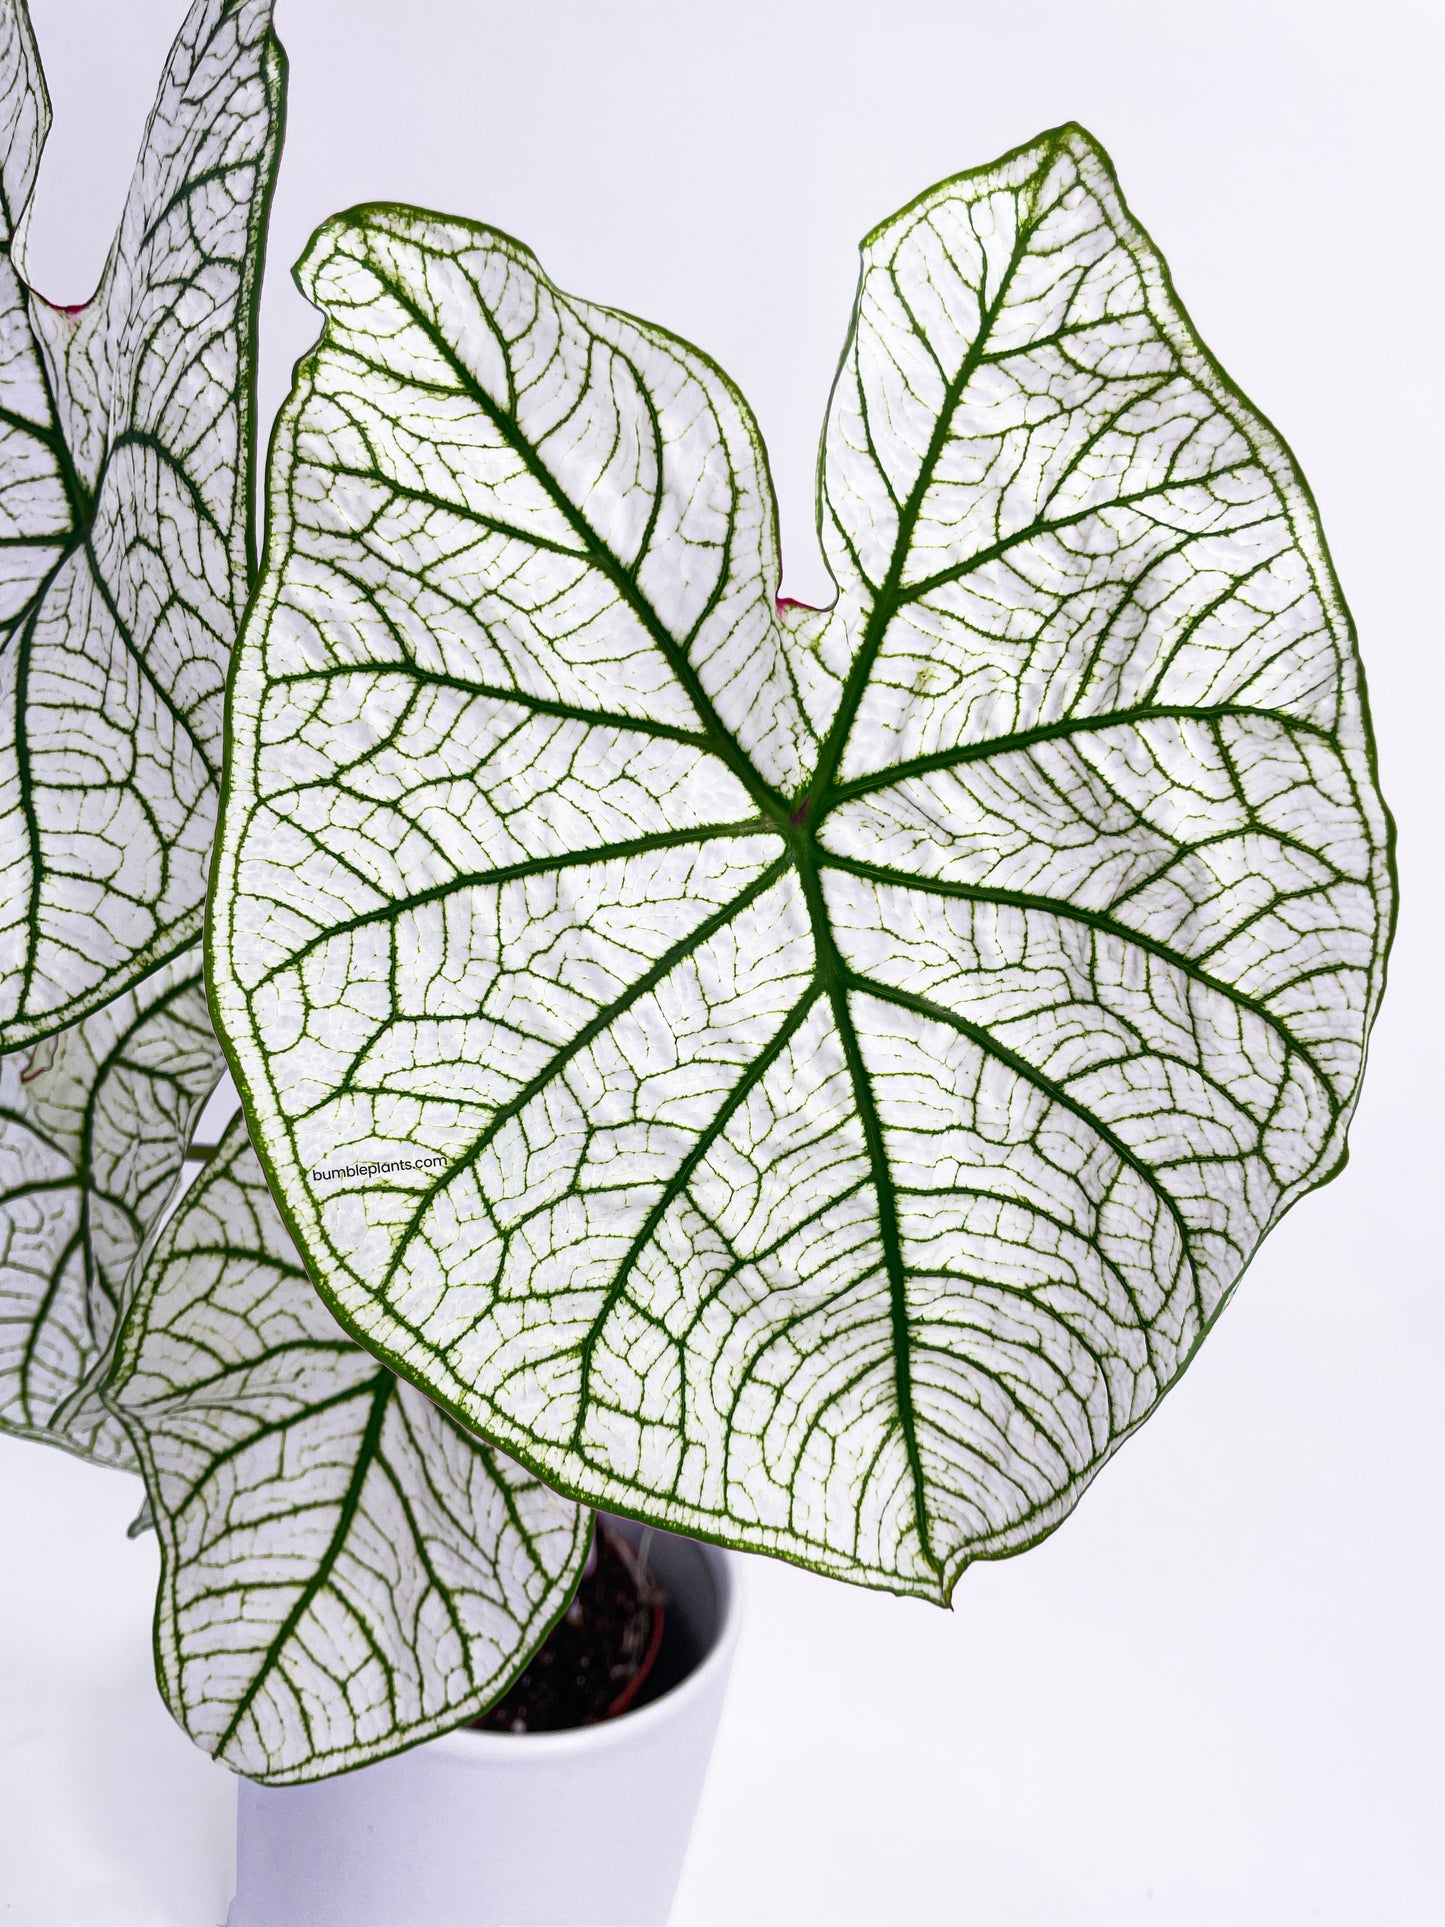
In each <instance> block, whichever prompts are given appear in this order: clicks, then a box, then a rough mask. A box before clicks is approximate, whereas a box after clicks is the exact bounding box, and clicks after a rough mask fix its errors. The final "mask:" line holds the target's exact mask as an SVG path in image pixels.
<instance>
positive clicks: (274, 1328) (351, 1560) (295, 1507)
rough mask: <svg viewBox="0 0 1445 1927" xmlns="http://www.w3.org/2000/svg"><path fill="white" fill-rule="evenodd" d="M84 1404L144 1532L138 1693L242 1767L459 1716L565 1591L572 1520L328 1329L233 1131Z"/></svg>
mask: <svg viewBox="0 0 1445 1927" xmlns="http://www.w3.org/2000/svg"><path fill="white" fill-rule="evenodd" d="M106 1397H107V1399H108V1401H109V1403H110V1404H111V1405H112V1407H113V1408H114V1410H115V1411H116V1412H117V1413H119V1414H120V1415H121V1417H122V1418H123V1419H124V1420H125V1423H126V1425H127V1427H128V1429H129V1430H130V1432H131V1434H132V1436H133V1437H134V1439H135V1443H136V1447H137V1450H138V1451H139V1453H140V1457H141V1461H142V1465H143V1468H144V1471H145V1476H146V1486H147V1490H148V1492H149V1494H150V1505H151V1511H152V1514H153V1515H154V1522H155V1525H156V1530H157V1533H158V1536H159V1539H160V1546H161V1560H162V1570H161V1583H160V1592H159V1597H158V1602H157V1609H156V1654H157V1662H158V1664H157V1670H158V1673H159V1676H160V1682H161V1689H162V1691H163V1693H164V1694H165V1697H166V1701H167V1704H168V1705H169V1706H170V1708H171V1711H172V1712H173V1713H174V1714H175V1716H176V1718H177V1719H178V1720H179V1721H180V1723H181V1724H182V1726H184V1727H185V1729H186V1731H187V1732H188V1733H189V1734H190V1735H191V1737H192V1739H194V1740H195V1741H196V1742H197V1744H198V1745H200V1746H202V1747H204V1748H205V1750H206V1751H207V1752H208V1753H214V1754H215V1755H217V1757H218V1758H220V1759H222V1760H224V1761H225V1762H226V1764H227V1765H228V1766H231V1767H234V1768H235V1770H236V1771H237V1772H240V1773H245V1774H248V1775H249V1776H250V1777H251V1778H252V1779H255V1780H265V1781H269V1782H272V1783H275V1784H281V1783H286V1782H291V1781H297V1780H310V1779H317V1778H320V1777H322V1776H323V1775H325V1774H329V1773H336V1772H339V1771H340V1770H342V1769H343V1768H346V1767H353V1766H360V1765H362V1764H364V1763H365V1762H366V1761H368V1760H374V1759H378V1758H380V1757H382V1756H383V1755H385V1754H388V1753H394V1752H396V1751H397V1750H398V1749H399V1748H401V1747H404V1746H410V1745H413V1744H414V1743H415V1742H416V1741H418V1740H422V1739H426V1738H427V1737H428V1736H429V1735H431V1734H434V1733H438V1732H442V1731H445V1730H446V1729H447V1728H448V1727H452V1726H455V1725H457V1724H458V1723H459V1722H461V1721H462V1720H465V1719H469V1718H471V1717H473V1716H474V1715H475V1714H477V1713H479V1712H481V1711H482V1710H484V1709H485V1708H486V1707H487V1706H490V1705H491V1704H492V1702H493V1701H494V1700H496V1699H499V1698H500V1697H501V1696H502V1694H503V1693H505V1692H506V1690H507V1688H508V1687H509V1686H510V1685H511V1683H512V1681H513V1680H514V1679H515V1678H516V1676H517V1675H518V1673H520V1671H521V1670H522V1668H523V1667H524V1665H525V1664H526V1662H527V1660H528V1659H529V1658H530V1657H531V1654H532V1653H533V1651H534V1650H535V1649H536V1647H537V1646H538V1645H539V1644H540V1643H541V1640H542V1639H543V1637H544V1636H545V1634H546V1633H547V1631H548V1630H549V1628H550V1627H551V1625H552V1623H553V1622H554V1621H555V1620H556V1619H557V1617H558V1615H559V1614H560V1613H561V1612H562V1610H563V1609H564V1607H565V1606H566V1604H567V1601H568V1599H569V1598H570V1596H571V1594H572V1591H573V1588H574V1587H575V1585H576V1583H577V1580H578V1578H579V1577H580V1574H581V1570H582V1563H583V1561H584V1559H585V1557H586V1553H587V1545H588V1539H589V1533H590V1520H589V1518H588V1516H587V1515H586V1514H585V1513H582V1512H580V1511H579V1510H578V1508H577V1507H576V1506H574V1505H572V1504H570V1503H569V1501H567V1500H566V1499H563V1498H559V1497H558V1496H557V1494H556V1493H554V1492H551V1491H549V1490H548V1489H547V1487H546V1486H544V1485H541V1484H539V1483H538V1482H537V1480H535V1479H534V1478H532V1477H531V1476H530V1475H529V1474H527V1473H525V1472H523V1471H522V1470H521V1469H520V1467H518V1466H515V1465H511V1464H509V1463H508V1462H507V1460H505V1459H504V1458H503V1457H502V1456H501V1454H500V1453H498V1452H495V1451H493V1450H492V1449H491V1448H490V1447H489V1446H487V1445H485V1444H484V1443H483V1442H482V1441H481V1440H480V1439H476V1438H473V1437H472V1436H470V1434H468V1433H466V1432H464V1431H463V1430H462V1429H461V1428H460V1427H459V1426H457V1425H455V1424H453V1422H452V1421H451V1420H450V1419H449V1418H447V1417H446V1416H445V1415H444V1414H443V1413H441V1412H439V1411H438V1410H437V1409H436V1407H435V1406H434V1405H432V1404H430V1403H429V1402H428V1401H427V1400H426V1399H425V1398H423V1397H422V1396H421V1394H420V1393H419V1392H416V1391H414V1390H412V1388H411V1387H410V1386H407V1385H402V1384H400V1383H399V1382H398V1380H397V1379H396V1378H394V1377H393V1376H392V1374H391V1373H390V1372H389V1371H387V1370H386V1368H385V1367H384V1366H379V1365H378V1364H377V1362H376V1360H375V1359H374V1358H372V1357H371V1356H370V1355H369V1354H368V1353H367V1352H364V1351H362V1350H361V1349H360V1347H359V1346H357V1345H355V1344H353V1343H352V1341H351V1340H350V1339H349V1338H348V1337H347V1336H346V1334H345V1333H344V1332H343V1331H342V1330H341V1329H340V1327H339V1326H338V1325H337V1324H336V1322H335V1320H334V1319H333V1318H332V1317H331V1315H330V1313H329V1312H328V1311H327V1310H326V1308H325V1306H324V1305H323V1304H322V1303H321V1301H320V1299H319V1298H318V1297H317V1295H316V1293H315V1292H314V1291H313V1290H312V1288H311V1285H310V1282H309V1280H308V1279H307V1277H306V1274H305V1272H304V1271H303V1270H302V1268H301V1265H300V1263H299V1261H298V1259H297V1257H296V1252H295V1249H294V1247H293V1246H292V1244H291V1242H290V1240H289V1238H288V1237H287V1236H286V1232H285V1230H284V1228H283V1227H282V1224H281V1220H280V1217H279V1216H278V1214H277V1211H276V1207H275V1205H274V1203H273V1202H272V1200H271V1196H270V1193H269V1192H268V1191H267V1189H266V1184H265V1180H264V1179H263V1177H262V1176H261V1171H260V1167H259V1166H258V1164H257V1162H256V1158H255V1154H254V1152H253V1151H252V1149H251V1146H250V1142H249V1140H248V1139H247V1136H246V1130H245V1125H244V1123H243V1122H242V1120H241V1119H239V1118H237V1119H236V1120H235V1122H234V1123H233V1124H232V1125H231V1127H230V1129H229V1130H228V1131H227V1133H226V1135H225V1137H224V1138H223V1139H222V1141H221V1144H220V1147H219V1149H218V1150H217V1152H216V1154H215V1156H214V1157H213V1158H212V1159H211V1161H210V1162H209V1163H208V1164H207V1166H206V1168H205V1169H204V1171H203V1172H202V1174H201V1175H200V1177H199V1178H197V1180H196V1181H195V1183H194V1184H193V1185H192V1186H191V1188H190V1190H189V1191H188V1192H187V1193H186V1195H185V1198H184V1199H183V1201H182V1203H181V1205H180V1208H179V1209H178V1210H177V1212H176V1214H175V1216H174V1217H173V1218H172V1219H171V1221H170V1223H169V1224H168V1225H167V1226H166V1228H165V1231H164V1232H163V1234H162V1236H161V1238H160V1240H159V1242H158V1243H157V1245H156V1247H155V1249H154V1250H153V1252H152V1253H151V1255H150V1258H149V1260H148V1262H147V1263H146V1266H145V1269H144V1274H143V1276H142V1279H141V1281H140V1283H139V1285H138V1287H137V1291H136V1295H135V1300H134V1303H133V1305H132V1308H131V1310H130V1312H129V1313H128V1315H127V1317H126V1320H125V1324H124V1327H123V1330H122V1333H121V1336H120V1340H119V1344H118V1348H117V1359H116V1363H115V1367H114V1370H113V1372H112V1375H111V1380H110V1384H109V1386H108V1388H107V1392H106Z"/></svg>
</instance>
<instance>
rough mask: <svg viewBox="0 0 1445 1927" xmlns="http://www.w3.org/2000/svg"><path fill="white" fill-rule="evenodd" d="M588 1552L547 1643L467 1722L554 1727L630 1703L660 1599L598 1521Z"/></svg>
mask: <svg viewBox="0 0 1445 1927" xmlns="http://www.w3.org/2000/svg"><path fill="white" fill-rule="evenodd" d="M593 1553H594V1557H593V1558H592V1559H590V1560H589V1563H588V1569H587V1570H586V1571H585V1572H584V1573H583V1575H582V1583H581V1584H580V1585H579V1586H578V1588H577V1592H576V1595H575V1597H574V1598H573V1601H572V1604H571V1605H570V1606H569V1607H568V1608H567V1610H566V1612H565V1613H564V1614H563V1615H562V1617H561V1619H560V1620H558V1622H557V1624H556V1625H555V1626H554V1627H553V1628H552V1631H551V1633H550V1634H549V1635H548V1638H547V1642H546V1644H545V1645H544V1646H542V1647H541V1648H540V1650H539V1651H538V1652H537V1653H535V1654H534V1655H533V1657H532V1660H531V1663H530V1664H529V1665H528V1667H527V1670H526V1671H525V1672H524V1673H523V1674H522V1677H521V1678H520V1679H519V1680H518V1681H517V1683H516V1685H515V1686H514V1687H513V1688H512V1690H511V1692H510V1693H508V1694H507V1697H506V1698H505V1699H503V1700H499V1701H498V1702H497V1704H496V1705H495V1706H494V1707H492V1709H491V1711H490V1712H487V1713H483V1714H482V1716H481V1718H480V1719H476V1720H473V1721H472V1725H473V1726H480V1727H483V1728H485V1729H486V1730H487V1731H488V1732H493V1733H556V1732H560V1731H561V1730H562V1729H563V1728H565V1727H569V1726H593V1725H595V1724H596V1723H597V1721H598V1720H605V1719H610V1718H612V1717H613V1716H614V1715H615V1714H618V1713H623V1712H626V1710H627V1708H628V1707H629V1706H630V1705H632V1703H633V1701H634V1699H635V1698H636V1697H637V1695H638V1693H639V1691H640V1690H641V1688H642V1685H643V1682H644V1680H645V1679H646V1678H647V1675H648V1674H649V1672H650V1671H651V1670H652V1667H653V1663H654V1661H655V1660H656V1658H657V1654H658V1650H659V1648H660V1646H661V1645H662V1636H663V1630H664V1622H665V1618H666V1602H665V1600H664V1598H663V1594H662V1590H661V1588H660V1587H659V1586H658V1584H657V1582H656V1581H655V1580H654V1579H653V1577H652V1575H651V1573H649V1572H648V1570H647V1567H646V1566H645V1564H643V1563H642V1562H641V1561H640V1560H639V1559H638V1556H637V1553H636V1552H635V1551H634V1550H633V1548H632V1547H631V1546H630V1545H628V1543H627V1541H626V1540H625V1539H623V1538H622V1537H621V1536H620V1535H619V1534H618V1533H616V1532H614V1531H613V1530H612V1529H611V1528H610V1527H608V1526H606V1525H603V1524H602V1523H601V1522H600V1521H599V1523H598V1527H597V1536H596V1539H595V1541H594V1543H593ZM649 1697H650V1696H649Z"/></svg>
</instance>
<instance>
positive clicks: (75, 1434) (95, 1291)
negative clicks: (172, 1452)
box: [0, 951, 222, 1468]
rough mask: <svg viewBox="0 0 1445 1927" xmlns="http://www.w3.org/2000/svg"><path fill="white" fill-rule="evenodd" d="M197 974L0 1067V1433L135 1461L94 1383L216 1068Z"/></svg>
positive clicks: (194, 968)
mask: <svg viewBox="0 0 1445 1927" xmlns="http://www.w3.org/2000/svg"><path fill="white" fill-rule="evenodd" d="M200 966H201V960H200V956H199V954H198V953H197V952H196V951H192V952H191V953H190V954H189V955H188V956H185V957H182V958H179V959H178V960H177V961H176V962H174V963H170V964H164V965H162V967H161V968H160V969H159V970H157V971H155V972H153V973H152V974H151V976H149V977H147V978H145V979H144V980H143V981H142V982H141V983H139V984H137V985H136V987H135V988H134V989H133V990H128V991H125V992H123V993H122V994H121V996H119V997H117V998H116V999H115V1000H114V1001H113V1002H112V1003H109V1004H107V1005H105V1007H104V1008H103V1009H101V1010H98V1011H95V1012H93V1013H92V1014H91V1015H90V1016H89V1017H86V1018H83V1019H82V1020H81V1022H79V1023H78V1024H73V1025H71V1026H70V1027H69V1028H68V1029H66V1030H63V1031H61V1032H60V1033H59V1034H58V1035H56V1036H54V1037H49V1038H47V1039H46V1040H45V1042H44V1043H43V1044H39V1045H37V1046H36V1047H35V1049H34V1050H33V1051H31V1052H28V1053H27V1052H14V1053H12V1054H11V1055H10V1056H8V1057H4V1058H0V1426H3V1428H4V1429H5V1430H7V1431H13V1432H19V1433H21V1434H23V1435H24V1436H26V1437H30V1438H37V1439H43V1440H47V1441H48V1442H49V1443H51V1444H55V1445H62V1446H64V1447H66V1448H67V1450H69V1451H72V1452H76V1453H79V1454H81V1455H82V1456H84V1457H88V1458H93V1459H97V1460H99V1461H101V1462H102V1463H104V1464H109V1465H122V1466H128V1467H132V1468H133V1467H134V1464H135V1459H134V1454H133V1453H132V1451H131V1448H130V1443H129V1441H128V1439H127V1438H126V1435H125V1432H124V1431H123V1429H122V1428H121V1427H120V1425H118V1424H117V1422H116V1420H115V1418H114V1417H113V1415H112V1414H111V1413H109V1412H108V1411H107V1410H106V1409H105V1407H104V1405H102V1404H101V1402H100V1400H99V1398H98V1396H97V1394H96V1381H97V1378H98V1376H101V1375H103V1373H104V1370H105V1367H106V1362H107V1352H108V1348H109V1345H110V1342H111V1338H112V1335H113V1333H114V1330H115V1323H116V1317H117V1314H118V1313H119V1312H120V1311H121V1310H122V1309H123V1307H124V1305H125V1303H126V1301H127V1297H128V1294H129V1291H130V1288H131V1283H132V1271H133V1267H134V1264H135V1260H136V1257H137V1254H138V1253H139V1252H140V1250H141V1248H142V1246H143V1245H144V1243H145V1241H146V1239H147V1237H148V1236H150V1235H151V1233H152V1232H153V1231H154V1230H155V1229H156V1228H157V1226H158V1225H159V1224H160V1221H161V1219H162V1217H163V1216H164V1213H165V1209H166V1206H167V1205H168V1203H169V1202H170V1200H171V1198H172V1196H173V1194H174V1191H175V1187H176V1183H177V1181H178V1179H179V1177H180V1174H181V1167H182V1163H183V1161H184V1157H185V1149H186V1145H187V1143H188V1142H189V1139H190V1133H191V1128H192V1126H193V1125H194V1123H195V1120H196V1118H197V1117H198V1115H199V1113H200V1110H201V1107H202V1105H203V1104H204V1103H205V1100H206V1098H207V1096H208V1095H209V1093H210V1092H211V1090H212V1089H213V1088H214V1087H215V1084H216V1081H217V1079H218V1078H219V1077H220V1074H221V1069H222V1058H221V1047H220V1045H219V1044H218V1043H217V1042H216V1039H215V1036H214V1033H213V1032H212V1029H211V1023H210V1017H209V1015H208V1013H207V1010H206V995H205V990H204V987H203V985H202V983H201V968H200Z"/></svg>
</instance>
